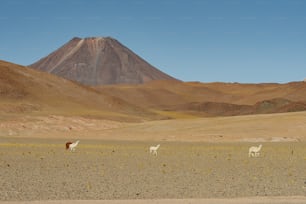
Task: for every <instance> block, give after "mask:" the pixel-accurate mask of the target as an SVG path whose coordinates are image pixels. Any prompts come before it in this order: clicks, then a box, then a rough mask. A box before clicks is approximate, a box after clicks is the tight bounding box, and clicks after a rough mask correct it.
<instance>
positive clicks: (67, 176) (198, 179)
mask: <svg viewBox="0 0 306 204" xmlns="http://www.w3.org/2000/svg"><path fill="white" fill-rule="evenodd" d="M64 143H65V140H62V139H22V138H17V139H14V138H4V137H2V138H1V139H0V176H1V178H0V199H1V201H33V200H105V199H106V200H122V199H198V198H240V197H271V196H272V197H278V196H285V197H287V196H289V197H291V196H306V173H305V169H306V162H305V160H306V148H305V147H306V143H305V142H286V143H277V142H272V143H271V142H267V143H263V149H262V153H261V155H260V157H258V158H249V157H248V153H247V152H248V148H249V146H250V145H251V143H243V142H240V143H207V142H197V143H196V142H161V148H160V150H159V152H158V156H157V157H156V156H152V155H150V154H149V152H148V147H149V146H150V145H152V144H156V142H141V141H138V142H136V141H134V142H133V141H126V142H123V141H105V140H85V139H83V140H81V142H80V144H79V146H78V147H77V149H76V151H75V152H69V151H66V150H65V148H64ZM191 203H192V202H191Z"/></svg>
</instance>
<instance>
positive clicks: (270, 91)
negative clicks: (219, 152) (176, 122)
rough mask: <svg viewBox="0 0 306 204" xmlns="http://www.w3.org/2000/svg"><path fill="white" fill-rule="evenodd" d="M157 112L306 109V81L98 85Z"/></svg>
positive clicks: (202, 113) (216, 113)
mask: <svg viewBox="0 0 306 204" xmlns="http://www.w3.org/2000/svg"><path fill="white" fill-rule="evenodd" d="M97 90H99V91H100V92H102V93H105V94H109V95H112V96H115V97H118V98H124V99H125V100H126V101H128V102H130V103H132V104H135V105H137V106H141V107H144V108H150V109H153V110H156V111H164V113H167V112H168V113H169V112H177V113H178V112H179V113H181V114H183V115H185V116H186V115H194V116H230V115H245V114H261V113H279V112H292V111H303V110H306V103H305V102H306V95H305V94H304V93H305V91H306V83H305V82H292V83H287V84H276V83H275V84H272V83H271V84H269V83H266V84H239V83H198V82H179V81H152V82H149V83H146V84H144V85H137V86H135V85H121V86H103V87H99V88H97Z"/></svg>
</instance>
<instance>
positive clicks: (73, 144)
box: [69, 140, 80, 151]
mask: <svg viewBox="0 0 306 204" xmlns="http://www.w3.org/2000/svg"><path fill="white" fill-rule="evenodd" d="M79 142H80V141H79V140H78V141H76V142H74V143H71V144H69V149H70V151H75V147H76V146H78V144H79Z"/></svg>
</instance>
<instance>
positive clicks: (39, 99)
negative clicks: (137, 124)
mask: <svg viewBox="0 0 306 204" xmlns="http://www.w3.org/2000/svg"><path fill="white" fill-rule="evenodd" d="M0 72H1V75H0V96H1V101H0V112H1V113H3V114H5V113H6V114H22V113H27V114H35V115H48V114H60V115H78V116H88V117H99V118H105V119H113V120H143V119H152V118H153V119H154V118H159V117H158V116H157V115H156V114H154V113H151V112H149V111H146V110H144V109H143V108H139V107H137V106H135V105H132V104H129V103H127V102H125V101H124V100H122V99H120V98H116V97H113V96H109V95H107V94H101V93H99V92H97V91H96V90H94V89H92V88H89V87H85V86H82V85H80V84H77V83H74V82H71V81H68V80H66V79H63V78H59V77H56V76H54V75H51V74H47V73H44V72H38V71H35V70H32V69H29V68H27V67H23V66H19V65H16V64H12V63H9V62H5V61H0Z"/></svg>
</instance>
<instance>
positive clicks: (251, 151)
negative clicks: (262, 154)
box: [249, 144, 262, 157]
mask: <svg viewBox="0 0 306 204" xmlns="http://www.w3.org/2000/svg"><path fill="white" fill-rule="evenodd" d="M261 148H262V144H260V145H259V146H258V147H256V146H253V147H250V148H249V157H251V156H252V157H258V156H259V151H260V150H261Z"/></svg>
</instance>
